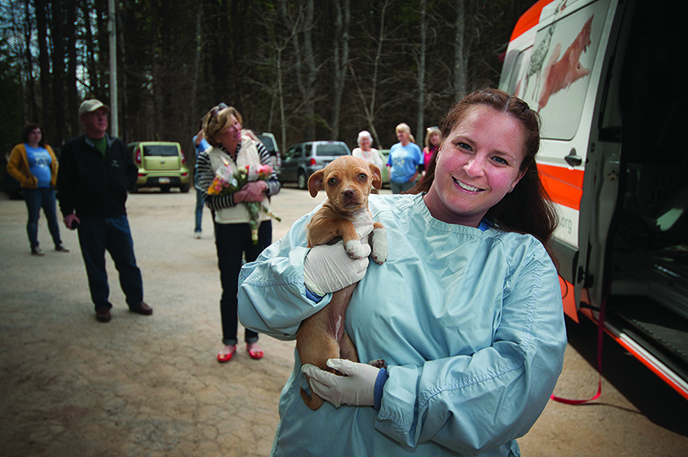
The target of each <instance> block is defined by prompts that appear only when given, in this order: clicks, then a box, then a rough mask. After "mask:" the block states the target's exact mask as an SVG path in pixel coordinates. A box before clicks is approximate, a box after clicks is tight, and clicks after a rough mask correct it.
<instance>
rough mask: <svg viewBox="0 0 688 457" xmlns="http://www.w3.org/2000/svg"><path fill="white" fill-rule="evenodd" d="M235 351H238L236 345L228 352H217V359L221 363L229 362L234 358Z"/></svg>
mask: <svg viewBox="0 0 688 457" xmlns="http://www.w3.org/2000/svg"><path fill="white" fill-rule="evenodd" d="M235 352H236V346H234V348H233V349H232V350H231V351H230V352H228V353H224V352H220V353H219V354H217V361H218V362H220V363H226V362H229V361H230V360H232V356H233V355H234V353H235Z"/></svg>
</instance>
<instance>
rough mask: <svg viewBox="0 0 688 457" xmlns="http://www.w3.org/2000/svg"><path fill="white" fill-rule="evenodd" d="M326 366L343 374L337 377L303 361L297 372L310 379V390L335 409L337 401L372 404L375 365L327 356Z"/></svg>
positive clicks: (351, 403) (363, 404)
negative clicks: (328, 357)
mask: <svg viewBox="0 0 688 457" xmlns="http://www.w3.org/2000/svg"><path fill="white" fill-rule="evenodd" d="M327 366H328V367H330V368H334V369H335V370H337V371H339V372H340V373H342V374H344V375H346V376H337V375H336V374H333V373H330V372H329V371H325V370H321V369H320V368H318V367H316V366H315V365H311V364H310V363H307V364H305V365H303V366H302V367H301V371H302V372H303V373H305V375H306V376H308V377H309V378H310V381H311V382H310V384H311V388H312V389H313V391H314V392H315V393H316V394H318V396H319V397H321V398H323V399H325V400H327V401H329V402H330V403H332V404H333V405H334V406H336V407H337V408H338V407H339V406H340V405H341V404H345V405H357V406H373V405H374V404H375V381H376V380H377V375H378V374H379V373H380V369H379V368H375V367H374V366H372V365H367V364H365V363H356V362H352V361H351V360H346V359H329V360H328V361H327Z"/></svg>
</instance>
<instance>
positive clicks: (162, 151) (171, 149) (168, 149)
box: [143, 144, 179, 157]
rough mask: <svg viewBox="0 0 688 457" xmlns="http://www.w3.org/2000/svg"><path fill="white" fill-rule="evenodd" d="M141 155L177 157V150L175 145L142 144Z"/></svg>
mask: <svg viewBox="0 0 688 457" xmlns="http://www.w3.org/2000/svg"><path fill="white" fill-rule="evenodd" d="M143 155H144V156H145V157H177V156H179V150H178V149H177V146H175V145H158V144H156V145H150V146H146V145H144V146H143Z"/></svg>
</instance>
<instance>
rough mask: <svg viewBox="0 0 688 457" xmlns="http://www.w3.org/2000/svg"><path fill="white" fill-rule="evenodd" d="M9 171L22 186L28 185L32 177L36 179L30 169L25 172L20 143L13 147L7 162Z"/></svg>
mask: <svg viewBox="0 0 688 457" xmlns="http://www.w3.org/2000/svg"><path fill="white" fill-rule="evenodd" d="M7 172H8V173H9V174H10V175H11V176H12V177H13V178H14V179H16V180H17V181H19V183H20V184H21V185H22V186H26V185H28V184H29V182H28V180H30V179H31V178H33V179H35V178H34V177H33V176H32V175H31V173H30V172H29V170H26V173H24V167H23V166H22V153H21V150H20V147H19V145H16V146H15V147H14V148H13V149H12V152H11V153H10V159H9V161H8V162H7Z"/></svg>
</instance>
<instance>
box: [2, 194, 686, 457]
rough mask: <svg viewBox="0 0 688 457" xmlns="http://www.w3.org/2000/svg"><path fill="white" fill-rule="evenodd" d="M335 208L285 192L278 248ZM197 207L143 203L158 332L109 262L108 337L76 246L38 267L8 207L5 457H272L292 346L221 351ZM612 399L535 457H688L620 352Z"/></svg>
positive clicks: (144, 252) (658, 393) (655, 384)
mask: <svg viewBox="0 0 688 457" xmlns="http://www.w3.org/2000/svg"><path fill="white" fill-rule="evenodd" d="M319 201H320V200H317V199H312V198H311V197H310V196H309V195H308V193H307V192H303V191H299V190H298V189H295V188H288V187H287V188H285V189H283V191H282V192H281V193H280V194H279V195H278V196H276V197H275V199H274V202H273V208H274V209H275V212H277V213H278V214H279V215H280V216H282V217H283V222H281V223H275V224H274V239H277V238H279V237H281V236H282V235H283V234H284V233H285V232H286V230H287V229H288V228H289V225H290V224H291V222H293V221H294V220H295V219H296V218H297V217H299V216H300V215H302V214H304V213H305V212H306V211H308V210H310V209H311V208H312V207H313V206H314V205H315V204H316V203H318V202H319ZM194 203H195V194H194V193H193V192H190V193H188V194H179V193H176V192H171V193H169V194H161V193H158V192H157V191H153V192H144V193H139V194H134V195H131V196H130V198H129V203H128V208H129V221H130V225H131V227H132V233H133V237H134V242H135V250H136V255H137V259H138V263H139V266H140V267H141V270H142V272H143V279H144V288H145V296H146V301H147V302H148V303H149V304H150V305H151V306H152V307H153V308H154V310H155V312H154V314H153V316H151V317H144V316H139V315H136V314H132V313H129V312H128V311H127V308H126V305H125V302H124V297H123V295H122V292H121V290H120V289H119V285H118V282H117V273H116V271H115V270H114V267H113V266H112V262H110V261H108V272H109V275H110V287H111V301H112V303H113V304H114V305H115V306H114V308H113V310H112V321H111V322H110V323H108V324H101V323H98V322H96V320H95V318H94V313H93V307H92V304H91V302H90V297H89V294H88V286H87V282H86V274H85V271H84V266H83V262H82V259H81V255H80V251H79V246H78V242H77V237H76V233H75V232H70V231H68V230H66V229H64V228H63V229H62V235H63V239H64V242H65V243H66V244H67V245H68V246H69V247H70V248H71V252H70V253H67V254H64V253H59V252H55V251H53V250H52V242H51V239H50V235H49V233H48V229H47V225H46V223H45V218H44V217H43V216H41V220H40V226H39V239H40V241H41V242H42V247H43V250H44V251H45V256H44V257H35V256H31V255H30V253H29V244H28V241H27V237H26V229H25V227H26V207H25V205H24V202H23V201H11V200H8V199H7V196H6V195H5V194H0V370H1V375H0V392H2V395H0V456H13V457H20V456H95V455H98V456H151V457H153V456H248V457H253V456H256V457H257V456H267V455H269V453H270V448H271V444H272V438H273V434H274V431H275V427H276V425H277V422H278V417H277V402H278V398H279V394H280V390H281V389H282V386H283V385H284V383H285V381H286V379H287V377H288V375H289V373H290V372H291V367H292V364H293V351H294V344H293V342H281V341H277V340H274V339H272V338H268V337H264V338H262V339H261V344H262V346H263V348H264V349H265V352H266V356H265V358H264V359H263V360H260V361H255V360H252V359H250V358H249V357H248V354H247V353H246V350H245V347H242V346H240V347H239V351H238V353H237V354H236V355H235V358H234V359H233V360H232V361H231V362H230V363H228V364H224V365H220V364H218V363H217V362H216V361H215V355H216V352H217V351H218V350H219V349H220V345H221V343H220V321H219V306H218V302H219V297H220V283H219V273H218V270H217V262H216V254H215V246H214V241H213V236H212V223H211V220H210V217H209V212H207V210H206V212H205V214H204V217H203V238H202V239H200V240H196V239H194V238H193V208H194ZM569 341H570V344H569V346H568V348H567V352H566V360H565V365H564V372H563V374H562V376H561V377H560V379H559V382H558V384H557V387H556V391H555V393H556V394H557V395H560V396H565V397H569V398H587V397H590V396H592V395H593V394H594V393H595V391H596V390H597V383H598V374H597V372H596V369H595V366H596V352H595V351H596V349H595V341H596V336H595V329H594V327H593V326H592V325H591V324H589V323H587V322H583V323H582V324H581V325H576V324H571V325H569ZM603 374H604V377H603V379H602V396H601V397H600V399H599V400H598V401H596V402H595V403H594V404H591V405H586V406H568V405H563V404H560V403H556V402H550V403H549V404H548V406H547V408H546V409H545V412H544V413H543V415H542V416H541V418H540V419H539V421H538V422H537V423H536V424H535V426H534V427H533V429H532V430H531V431H530V433H528V434H527V435H526V436H524V437H523V438H521V439H520V440H519V443H520V445H521V451H522V454H523V455H524V456H562V457H565V456H614V457H616V456H624V455H629V456H630V455H633V456H676V457H679V456H685V455H688V402H687V401H685V400H684V399H683V398H682V397H680V396H679V395H678V394H676V393H675V392H673V391H672V390H671V389H669V388H668V387H666V385H665V384H663V383H662V382H661V381H659V380H658V379H657V378H656V377H655V376H654V375H652V374H651V373H649V371H648V370H647V369H646V368H644V367H643V366H642V365H640V364H639V363H638V362H637V361H635V359H633V358H631V357H630V356H628V355H627V354H625V353H624V352H623V351H622V350H621V349H620V348H619V347H618V346H616V345H615V344H614V343H613V342H611V341H609V340H607V341H605V352H604V369H603Z"/></svg>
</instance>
